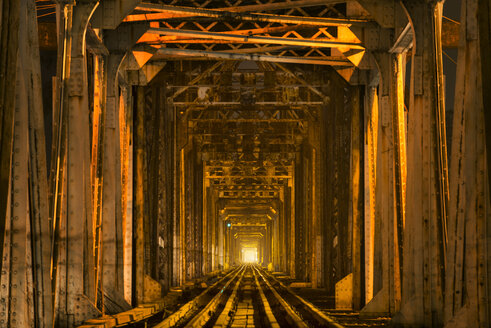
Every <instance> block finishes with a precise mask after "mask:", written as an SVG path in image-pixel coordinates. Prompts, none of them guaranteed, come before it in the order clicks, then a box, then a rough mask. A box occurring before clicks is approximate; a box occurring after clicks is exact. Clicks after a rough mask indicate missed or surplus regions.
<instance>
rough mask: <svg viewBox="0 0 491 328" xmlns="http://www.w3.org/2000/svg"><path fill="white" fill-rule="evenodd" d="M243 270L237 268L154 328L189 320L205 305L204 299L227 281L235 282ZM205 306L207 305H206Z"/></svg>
mask: <svg viewBox="0 0 491 328" xmlns="http://www.w3.org/2000/svg"><path fill="white" fill-rule="evenodd" d="M241 269H242V268H237V269H235V270H232V271H231V272H230V273H228V274H227V275H226V276H225V277H223V278H222V279H220V280H218V281H217V282H215V283H214V284H213V285H212V286H210V287H208V288H207V289H206V290H204V291H203V292H202V293H201V294H199V295H198V296H197V297H195V298H194V299H192V300H191V301H189V302H187V303H186V304H184V305H183V306H181V308H179V310H177V311H176V312H174V313H173V314H171V315H170V316H169V317H167V318H166V319H164V320H163V321H161V322H160V323H158V324H156V325H155V326H154V328H171V327H174V326H176V325H178V323H179V322H180V321H181V320H183V319H185V318H189V317H190V316H191V315H192V313H193V311H194V310H196V309H199V308H200V307H201V304H203V303H204V299H205V298H206V297H207V296H208V295H209V294H210V293H213V291H214V290H216V289H218V288H219V286H220V285H222V284H223V283H224V282H225V281H228V282H230V281H232V280H234V278H235V277H236V276H237V275H239V273H240V272H241ZM222 288H223V287H222ZM222 288H219V289H220V290H222ZM217 293H220V291H218V292H217ZM204 304H206V303H204Z"/></svg>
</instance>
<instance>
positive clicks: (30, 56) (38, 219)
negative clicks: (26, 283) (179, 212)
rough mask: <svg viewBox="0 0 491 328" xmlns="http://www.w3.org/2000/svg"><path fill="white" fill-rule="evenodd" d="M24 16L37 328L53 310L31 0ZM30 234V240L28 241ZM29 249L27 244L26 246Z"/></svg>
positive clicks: (35, 28)
mask: <svg viewBox="0 0 491 328" xmlns="http://www.w3.org/2000/svg"><path fill="white" fill-rule="evenodd" d="M21 3H22V4H23V6H22V7H23V10H25V12H26V14H25V15H21V17H20V31H21V33H22V35H23V36H21V35H20V38H21V40H24V41H23V42H22V44H23V46H21V47H19V50H20V52H19V54H21V59H20V62H21V67H22V68H23V70H24V76H25V87H26V89H27V96H28V116H29V191H30V207H31V211H30V219H31V221H30V234H29V233H28V234H27V239H28V240H29V239H31V240H32V246H31V248H32V251H33V253H32V266H30V265H29V264H28V266H27V268H28V269H29V267H30V268H31V270H32V274H33V278H32V280H33V286H32V288H33V289H34V291H36V292H33V298H34V302H33V303H31V304H30V307H32V308H33V310H32V311H34V315H35V318H33V319H34V322H35V323H36V325H38V326H39V327H51V326H52V325H53V308H52V296H51V279H50V274H49V273H50V256H51V236H50V221H49V220H48V219H47V218H48V217H49V214H48V213H49V208H48V177H47V166H46V145H45V141H46V138H45V127H44V112H43V106H42V83H41V65H40V64H41V63H40V57H39V41H38V33H37V32H38V26H37V16H36V7H35V3H34V1H33V0H27V1H22V2H21ZM29 235H30V238H29ZM28 246H29V245H28Z"/></svg>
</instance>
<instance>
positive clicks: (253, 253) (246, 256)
mask: <svg viewBox="0 0 491 328" xmlns="http://www.w3.org/2000/svg"><path fill="white" fill-rule="evenodd" d="M242 261H243V262H244V263H257V248H244V249H243V250H242Z"/></svg>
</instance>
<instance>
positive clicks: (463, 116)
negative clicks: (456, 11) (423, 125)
mask: <svg viewBox="0 0 491 328" xmlns="http://www.w3.org/2000/svg"><path fill="white" fill-rule="evenodd" d="M479 2H480V1H478V0H466V1H462V7H461V8H462V10H461V21H460V40H459V49H458V50H459V56H458V62H457V84H456V88H455V107H454V109H455V112H454V118H453V120H454V121H453V122H454V123H453V133H452V157H451V161H450V181H449V182H450V201H449V207H448V213H449V216H448V248H447V250H448V251H447V257H446V261H447V262H446V272H445V313H444V315H445V320H444V322H445V325H446V326H448V327H456V326H458V325H459V324H460V323H462V322H465V323H466V325H467V326H469V327H489V326H490V324H491V309H490V303H491V302H490V301H491V294H490V293H491V292H490V286H491V270H490V267H491V260H490V256H489V254H490V253H489V247H490V240H491V229H490V228H491V200H490V189H489V188H490V185H489V180H488V179H487V177H489V174H490V172H489V162H487V160H488V158H489V157H487V156H489V153H490V149H489V146H487V145H486V142H487V140H486V137H487V136H486V133H488V132H489V131H486V128H487V127H488V126H487V125H486V124H487V122H485V120H486V118H485V117H486V112H489V107H486V105H487V103H486V102H485V101H486V97H489V96H490V91H489V86H486V82H485V81H486V79H488V80H489V71H485V70H484V68H485V67H486V63H485V62H486V61H489V58H488V57H489V53H484V52H483V48H484V49H486V48H487V49H489V43H487V44H486V43H485V44H483V43H482V42H483V40H486V38H488V40H489V34H488V35H481V33H489V31H486V30H485V28H486V27H484V29H478V26H477V23H478V21H476V16H477V17H478V18H479V24H481V23H482V21H481V19H485V18H483V17H482V16H486V15H487V19H488V22H489V17H491V8H490V7H488V8H485V7H486V6H482V7H481V6H478V3H479ZM483 2H485V1H483ZM481 5H482V3H481ZM483 7H484V8H483ZM486 10H487V11H486ZM488 24H489V23H488ZM488 28H489V25H488ZM480 49H481V51H480ZM484 75H488V76H484ZM483 100H484V101H483ZM486 155H487V156H486Z"/></svg>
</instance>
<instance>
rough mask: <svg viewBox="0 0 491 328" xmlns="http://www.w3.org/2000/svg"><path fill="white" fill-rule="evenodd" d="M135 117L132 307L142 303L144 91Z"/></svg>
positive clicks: (140, 95)
mask: <svg viewBox="0 0 491 328" xmlns="http://www.w3.org/2000/svg"><path fill="white" fill-rule="evenodd" d="M136 97H137V98H136V113H135V114H136V115H135V166H134V182H133V188H134V191H135V200H134V202H135V203H134V205H133V226H134V227H133V233H134V237H133V238H134V250H133V252H134V262H133V277H134V287H133V293H132V294H133V305H137V304H141V303H143V291H144V274H145V271H144V265H145V249H144V248H145V236H144V234H143V219H144V213H145V210H144V205H145V204H144V195H143V175H144V170H143V165H144V163H143V161H144V151H145V124H144V123H145V90H144V88H143V87H138V88H137V96H136Z"/></svg>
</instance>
